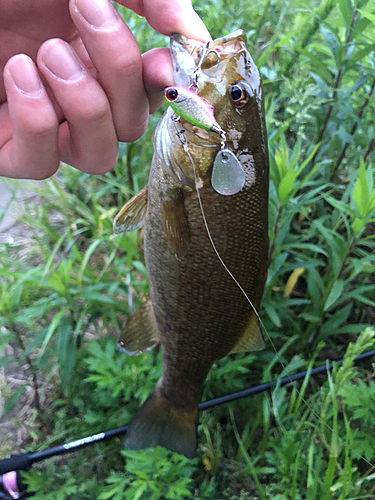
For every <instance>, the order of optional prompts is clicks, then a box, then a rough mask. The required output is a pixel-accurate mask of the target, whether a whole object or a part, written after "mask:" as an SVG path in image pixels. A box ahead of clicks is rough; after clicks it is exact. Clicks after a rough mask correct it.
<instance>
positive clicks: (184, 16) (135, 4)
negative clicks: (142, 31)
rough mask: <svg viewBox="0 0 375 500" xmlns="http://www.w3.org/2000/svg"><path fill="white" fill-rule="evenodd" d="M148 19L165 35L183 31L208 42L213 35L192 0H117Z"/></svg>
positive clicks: (187, 34)
mask: <svg viewBox="0 0 375 500" xmlns="http://www.w3.org/2000/svg"><path fill="white" fill-rule="evenodd" d="M117 1H118V2H119V3H121V4H122V5H124V6H125V7H128V8H129V9H132V10H133V11H134V12H136V13H137V14H139V15H140V16H144V17H145V18H146V19H147V22H148V23H149V25H150V26H151V27H152V28H154V30H156V31H158V32H159V33H161V34H163V35H167V36H170V35H171V34H172V33H181V35H185V36H186V37H187V38H192V39H193V40H200V41H202V42H207V41H208V40H211V35H210V34H209V32H208V31H207V28H206V27H205V25H204V24H203V21H202V20H201V18H200V17H199V16H198V14H197V13H196V12H195V11H194V9H193V7H192V5H191V1H190V0H117Z"/></svg>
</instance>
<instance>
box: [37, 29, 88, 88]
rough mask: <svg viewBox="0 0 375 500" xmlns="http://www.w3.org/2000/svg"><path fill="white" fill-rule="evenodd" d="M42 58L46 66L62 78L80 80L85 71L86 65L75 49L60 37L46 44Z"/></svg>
mask: <svg viewBox="0 0 375 500" xmlns="http://www.w3.org/2000/svg"><path fill="white" fill-rule="evenodd" d="M41 59H42V61H43V62H44V64H45V65H46V67H47V68H48V69H49V70H50V71H51V72H52V73H53V74H54V75H55V76H57V78H61V79H62V80H73V81H74V80H78V79H79V78H81V77H82V75H83V73H84V67H83V65H82V63H81V62H80V61H79V60H78V59H77V57H76V55H75V54H74V52H73V50H72V49H71V48H70V46H69V45H68V44H67V43H65V42H63V41H62V40H59V39H55V40H50V41H49V42H48V43H47V44H45V45H44V47H43V53H42V57H41Z"/></svg>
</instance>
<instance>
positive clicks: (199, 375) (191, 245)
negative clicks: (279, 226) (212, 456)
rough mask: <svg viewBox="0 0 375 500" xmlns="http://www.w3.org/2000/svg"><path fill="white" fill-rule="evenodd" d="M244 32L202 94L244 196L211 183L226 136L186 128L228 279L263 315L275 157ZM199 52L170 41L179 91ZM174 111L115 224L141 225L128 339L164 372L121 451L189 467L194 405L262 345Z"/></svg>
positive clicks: (216, 45) (222, 46) (213, 46)
mask: <svg viewBox="0 0 375 500" xmlns="http://www.w3.org/2000/svg"><path fill="white" fill-rule="evenodd" d="M245 42H246V40H245V37H244V35H243V33H242V32H241V31H239V32H235V33H234V34H232V35H228V36H226V37H224V38H221V39H217V40H214V41H212V42H210V47H209V49H210V51H209V52H208V54H207V57H206V59H205V60H204V62H203V64H202V71H201V74H200V76H199V80H198V87H199V90H198V95H199V96H200V97H201V98H203V99H204V100H205V102H207V103H208V104H209V105H210V106H212V107H213V109H214V115H215V119H216V121H217V123H218V124H219V126H220V127H221V128H222V129H223V130H224V131H225V134H226V138H227V143H228V148H229V149H230V150H231V151H232V152H233V153H234V154H235V155H236V157H237V159H238V160H239V162H240V163H241V165H242V168H243V170H244V172H245V174H246V182H245V185H244V187H243V188H242V189H241V191H240V192H238V193H237V194H235V195H231V196H223V195H221V194H219V193H217V192H216V191H215V190H214V189H213V188H212V185H211V173H212V166H213V163H214V160H215V157H216V155H217V153H218V151H219V150H220V137H219V136H218V134H216V133H214V132H211V131H207V130H203V129H201V128H199V127H197V125H194V124H191V123H189V122H186V121H185V120H183V119H182V125H183V128H184V129H185V134H186V138H187V146H188V150H189V154H190V156H191V159H192V160H193V163H194V168H195V170H196V182H197V187H198V188H199V193H200V197H201V200H202V204H203V209H204V213H205V216H206V219H207V224H208V227H209V230H210V233H211V236H212V239H213V241H214V244H215V246H216V248H217V250H218V252H219V254H220V256H221V258H222V259H223V261H224V262H225V264H226V266H227V267H228V268H229V270H230V271H231V273H233V275H234V276H235V277H236V279H237V280H238V281H239V282H240V284H241V286H242V287H243V288H244V290H245V291H246V293H247V295H248V296H249V298H250V299H251V301H252V303H253V304H254V306H255V308H256V309H257V310H258V308H259V305H260V302H261V298H262V294H263V288H264V284H265V280H266V275H267V256H268V222H267V213H268V151H267V138H266V128H265V121H264V110H263V97H262V87H261V80H260V75H259V72H258V70H257V68H256V66H255V64H254V62H253V60H252V59H251V57H250V55H249V53H248V52H247V50H246V46H245ZM202 50H203V45H202V44H201V43H200V42H196V41H193V40H188V39H186V38H185V37H183V36H180V35H173V36H172V38H171V53H172V60H173V63H174V70H175V82H176V85H177V86H181V87H188V86H189V84H190V83H191V75H192V72H193V70H194V68H195V67H196V65H197V64H198V63H199V61H200V58H201V54H202ZM172 115H173V111H172V110H171V109H168V110H167V112H166V113H165V114H164V116H163V117H162V119H161V120H160V122H159V124H158V126H157V129H156V131H155V134H154V149H155V153H154V158H153V161H152V166H151V172H150V178H149V183H148V186H146V187H145V188H144V189H143V190H142V191H141V192H140V193H138V194H137V195H136V196H135V197H134V198H133V199H132V200H130V201H129V202H128V203H127V204H126V205H125V206H124V207H123V209H122V210H121V212H120V213H119V215H118V216H117V217H116V219H115V222H114V229H115V232H122V231H126V230H130V229H136V228H139V227H141V226H143V227H144V237H145V240H144V247H145V260H146V267H147V273H148V278H149V283H150V299H149V300H147V301H145V302H144V303H143V304H142V306H141V307H140V308H139V309H138V310H137V311H136V312H135V313H134V315H133V316H131V317H130V319H129V321H128V323H127V324H126V326H125V328H124V331H123V332H122V334H121V338H120V340H121V345H122V346H123V348H124V349H125V350H126V351H127V352H128V353H135V352H140V351H144V350H145V349H148V348H150V347H152V346H153V345H155V344H157V343H160V344H161V348H162V361H163V372H162V377H161V379H160V380H159V382H158V384H157V386H156V387H155V389H154V390H153V391H152V393H151V394H150V396H149V397H148V399H147V400H146V402H145V403H144V404H143V406H142V407H141V408H140V409H139V410H138V411H137V412H136V414H135V416H134V417H133V419H132V420H131V422H130V425H129V428H128V432H127V436H126V439H125V444H126V445H127V446H128V447H129V448H131V449H142V448H148V447H153V446H157V445H161V446H164V447H166V448H168V449H170V450H172V451H176V452H178V453H182V454H184V455H185V456H187V457H189V458H192V457H193V456H194V454H195V450H196V426H197V418H198V403H199V399H200V394H201V388H202V384H203V382H204V380H205V378H206V376H207V374H208V372H209V370H210V368H211V366H212V364H213V363H214V362H215V361H216V360H218V359H221V358H222V357H224V356H226V355H227V354H229V353H233V352H242V351H256V350H259V349H262V348H263V346H264V343H263V339H262V336H261V333H260V330H259V325H258V319H257V316H256V315H255V313H254V311H253V310H252V308H251V307H250V305H249V303H248V302H247V300H246V298H245V297H244V295H243V294H242V292H241V290H240V289H239V287H238V286H237V285H236V284H235V282H234V281H233V279H232V278H231V277H230V276H229V274H228V272H227V271H226V270H225V269H224V267H223V266H222V264H221V263H220V261H219V259H218V257H217V255H216V254H215V251H214V249H213V247H212V244H211V242H210V240H209V237H208V234H207V231H206V228H205V225H204V221H203V218H202V213H201V209H200V206H199V201H198V198H197V193H196V190H195V176H194V170H193V165H192V161H191V160H190V158H189V156H188V155H187V153H186V151H185V149H184V147H183V145H182V144H181V141H180V140H179V138H178V137H177V136H176V130H175V125H174V123H173V120H172Z"/></svg>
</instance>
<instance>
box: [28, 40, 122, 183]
mask: <svg viewBox="0 0 375 500" xmlns="http://www.w3.org/2000/svg"><path fill="white" fill-rule="evenodd" d="M37 63H38V67H39V69H40V71H41V72H42V74H43V75H44V77H45V79H46V81H47V83H48V85H49V86H50V87H51V90H52V92H53V94H54V96H55V98H56V101H57V103H58V104H59V106H60V107H61V110H62V112H63V114H64V117H65V119H66V120H67V123H66V124H62V125H61V126H60V145H61V149H62V159H63V161H65V162H66V163H69V164H70V165H73V166H74V167H76V168H78V169H80V170H82V171H83V172H87V173H90V174H103V173H105V172H108V170H110V169H111V168H112V167H113V166H114V165H115V164H116V161H117V155H118V142H117V137H116V131H115V129H114V125H113V121H112V116H111V110H110V106H109V102H108V99H107V97H106V95H105V93H104V91H103V89H102V88H101V87H100V85H99V83H98V82H97V81H96V80H95V78H93V76H92V75H91V74H90V73H89V71H87V69H86V68H85V66H84V65H83V64H82V62H81V61H80V60H79V59H78V57H77V55H76V53H75V52H74V51H73V49H72V48H71V47H70V46H69V45H68V44H67V43H66V42H64V41H63V40H59V39H52V40H48V41H47V42H45V43H44V44H43V45H42V46H41V48H40V49H39V52H38V56H37Z"/></svg>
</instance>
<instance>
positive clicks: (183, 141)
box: [172, 113, 187, 146]
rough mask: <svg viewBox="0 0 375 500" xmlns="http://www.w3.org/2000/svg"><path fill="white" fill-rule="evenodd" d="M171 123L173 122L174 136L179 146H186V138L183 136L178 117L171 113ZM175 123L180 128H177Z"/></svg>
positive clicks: (182, 128) (183, 131)
mask: <svg viewBox="0 0 375 500" xmlns="http://www.w3.org/2000/svg"><path fill="white" fill-rule="evenodd" d="M172 121H173V125H174V128H175V129H176V135H177V137H178V138H179V140H180V142H181V144H182V145H183V146H184V145H185V144H187V138H186V135H185V129H184V127H183V126H182V123H181V120H180V117H179V116H178V114H177V113H173V115H172ZM177 123H178V124H179V125H180V128H179V127H178V126H177Z"/></svg>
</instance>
